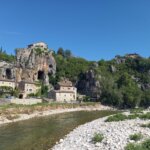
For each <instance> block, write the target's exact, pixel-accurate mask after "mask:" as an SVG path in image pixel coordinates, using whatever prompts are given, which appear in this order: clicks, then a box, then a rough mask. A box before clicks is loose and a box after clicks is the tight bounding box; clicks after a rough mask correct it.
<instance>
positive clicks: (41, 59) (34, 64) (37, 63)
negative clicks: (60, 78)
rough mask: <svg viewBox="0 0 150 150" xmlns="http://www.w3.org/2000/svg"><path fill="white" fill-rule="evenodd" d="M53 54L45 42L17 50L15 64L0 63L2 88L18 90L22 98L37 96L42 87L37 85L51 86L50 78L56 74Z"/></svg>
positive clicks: (0, 83) (0, 84)
mask: <svg viewBox="0 0 150 150" xmlns="http://www.w3.org/2000/svg"><path fill="white" fill-rule="evenodd" d="M52 53H53V52H52V51H50V50H49V49H48V45H47V44H46V43H44V42H37V43H33V44H30V45H28V46H27V48H18V49H16V60H15V61H14V62H12V63H9V62H5V61H0V86H8V87H12V88H13V89H15V88H18V89H19V90H20V96H19V97H21V98H25V97H27V95H28V94H31V93H34V94H35V93H36V92H37V91H38V90H39V87H40V86H39V85H37V83H43V84H44V85H47V86H49V85H50V84H49V77H50V76H54V75H55V72H56V62H55V59H54V57H53V55H52Z"/></svg>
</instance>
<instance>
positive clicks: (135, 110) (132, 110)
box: [130, 108, 143, 113]
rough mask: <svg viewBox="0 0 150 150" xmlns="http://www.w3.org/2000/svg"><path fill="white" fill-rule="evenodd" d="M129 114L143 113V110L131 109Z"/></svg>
mask: <svg viewBox="0 0 150 150" xmlns="http://www.w3.org/2000/svg"><path fill="white" fill-rule="evenodd" d="M130 113H143V109H142V108H135V109H131V110H130Z"/></svg>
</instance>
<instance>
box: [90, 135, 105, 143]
mask: <svg viewBox="0 0 150 150" xmlns="http://www.w3.org/2000/svg"><path fill="white" fill-rule="evenodd" d="M103 139H104V136H103V135H102V134H100V133H95V134H94V137H93V138H92V141H93V142H94V143H97V142H101V141H102V140H103Z"/></svg>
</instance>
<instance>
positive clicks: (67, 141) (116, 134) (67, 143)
mask: <svg viewBox="0 0 150 150" xmlns="http://www.w3.org/2000/svg"><path fill="white" fill-rule="evenodd" d="M106 119H107V117H105V118H101V119H97V120H94V121H92V122H90V123H87V124H84V125H81V126H79V127H78V128H76V129H74V130H73V131H72V132H71V133H70V134H68V135H67V136H66V137H65V138H64V139H61V140H60V141H59V142H58V143H57V144H56V145H55V146H54V147H53V148H52V150H77V149H78V150H124V148H125V146H126V145H127V144H128V143H129V142H131V143H134V141H132V140H130V138H129V137H130V135H131V134H136V133H141V134H142V135H143V138H142V140H144V139H146V138H150V128H143V127H141V125H142V124H146V123H149V122H150V120H141V119H139V118H137V119H133V120H124V121H118V122H105V120H106ZM95 133H100V134H102V135H103V137H104V138H103V140H102V141H101V142H97V143H94V142H93V141H92V138H93V137H94V134H95ZM139 142H140V141H139Z"/></svg>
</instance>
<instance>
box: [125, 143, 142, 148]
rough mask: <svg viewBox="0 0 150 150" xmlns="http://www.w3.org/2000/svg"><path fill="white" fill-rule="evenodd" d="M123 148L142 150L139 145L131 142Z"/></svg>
mask: <svg viewBox="0 0 150 150" xmlns="http://www.w3.org/2000/svg"><path fill="white" fill-rule="evenodd" d="M125 150H142V149H141V147H140V146H138V145H136V144H133V143H129V144H128V145H127V146H126V147H125Z"/></svg>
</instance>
